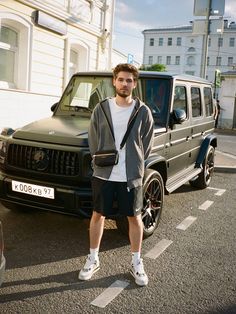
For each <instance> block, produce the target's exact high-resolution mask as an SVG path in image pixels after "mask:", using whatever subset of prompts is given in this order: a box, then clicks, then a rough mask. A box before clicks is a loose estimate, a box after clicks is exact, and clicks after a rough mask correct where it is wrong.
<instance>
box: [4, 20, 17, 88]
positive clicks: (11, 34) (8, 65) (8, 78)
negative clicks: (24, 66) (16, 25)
mask: <svg viewBox="0 0 236 314" xmlns="http://www.w3.org/2000/svg"><path fill="white" fill-rule="evenodd" d="M17 55H18V33H17V32H16V31H14V30H13V29H11V28H9V27H5V26H2V27H1V32H0V82H2V83H3V82H5V84H6V85H8V87H12V88H13V87H15V82H16V79H15V77H16V66H17Z"/></svg>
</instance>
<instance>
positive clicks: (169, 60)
mask: <svg viewBox="0 0 236 314" xmlns="http://www.w3.org/2000/svg"><path fill="white" fill-rule="evenodd" d="M166 64H167V65H170V64H171V56H167V57H166Z"/></svg>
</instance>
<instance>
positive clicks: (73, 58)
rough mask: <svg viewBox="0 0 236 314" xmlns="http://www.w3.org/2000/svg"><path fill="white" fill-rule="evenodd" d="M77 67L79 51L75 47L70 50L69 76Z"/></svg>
mask: <svg viewBox="0 0 236 314" xmlns="http://www.w3.org/2000/svg"><path fill="white" fill-rule="evenodd" d="M78 69H79V53H78V52H77V51H76V50H75V49H71V50H70V62H69V76H70V77H71V76H72V75H73V74H75V73H76V72H77V71H78Z"/></svg>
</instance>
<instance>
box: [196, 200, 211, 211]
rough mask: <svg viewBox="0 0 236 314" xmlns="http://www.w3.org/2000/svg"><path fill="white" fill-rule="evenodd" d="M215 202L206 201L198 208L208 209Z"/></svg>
mask: <svg viewBox="0 0 236 314" xmlns="http://www.w3.org/2000/svg"><path fill="white" fill-rule="evenodd" d="M213 203H214V202H213V201H205V202H204V203H202V205H200V206H199V207H198V209H201V210H207V209H208V208H209V207H210V206H211V205H212V204H213Z"/></svg>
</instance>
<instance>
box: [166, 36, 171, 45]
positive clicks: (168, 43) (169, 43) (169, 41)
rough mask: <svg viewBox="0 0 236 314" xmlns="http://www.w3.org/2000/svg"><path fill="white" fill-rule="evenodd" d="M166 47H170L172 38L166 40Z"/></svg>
mask: <svg viewBox="0 0 236 314" xmlns="http://www.w3.org/2000/svg"><path fill="white" fill-rule="evenodd" d="M167 45H168V46H172V37H169V38H168V41H167Z"/></svg>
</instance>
